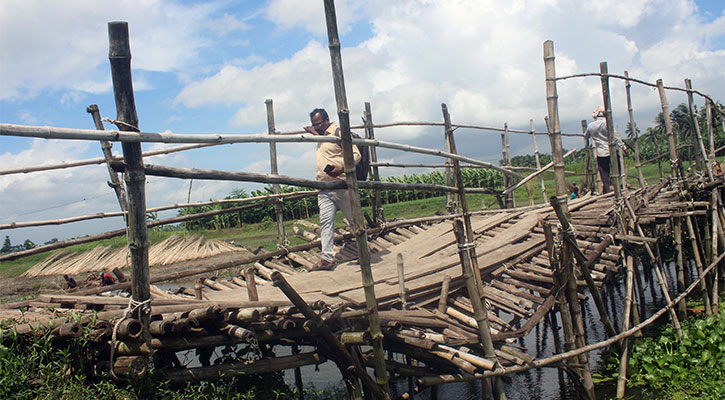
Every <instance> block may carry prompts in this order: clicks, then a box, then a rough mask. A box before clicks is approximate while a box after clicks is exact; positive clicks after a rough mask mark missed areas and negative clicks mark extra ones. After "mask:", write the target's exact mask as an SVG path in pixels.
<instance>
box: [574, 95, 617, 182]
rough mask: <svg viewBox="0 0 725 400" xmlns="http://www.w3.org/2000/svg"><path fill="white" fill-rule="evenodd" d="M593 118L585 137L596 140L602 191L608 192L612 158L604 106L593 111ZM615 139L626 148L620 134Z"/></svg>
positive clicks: (595, 146) (595, 145)
mask: <svg viewBox="0 0 725 400" xmlns="http://www.w3.org/2000/svg"><path fill="white" fill-rule="evenodd" d="M592 118H594V121H592V122H590V123H589V125H587V130H586V133H585V134H584V137H585V138H586V137H587V136H589V137H591V138H592V141H593V142H594V148H595V149H596V152H597V169H598V170H599V177H601V178H602V193H607V192H609V186H610V184H611V179H610V176H609V174H610V167H611V164H612V161H611V160H612V159H611V157H610V155H609V136H608V135H607V120H606V118H604V107H602V106H599V107H597V108H596V109H595V110H594V111H593V112H592ZM614 141H615V142H616V143H617V146H619V147H622V148H624V142H622V139H621V138H620V137H619V136H618V135H614ZM625 154H626V153H625ZM614 157H615V158H616V157H617V155H616V154H615V155H614ZM617 162H619V159H618V158H617ZM620 169H621V165H620Z"/></svg>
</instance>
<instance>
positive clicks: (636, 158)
mask: <svg viewBox="0 0 725 400" xmlns="http://www.w3.org/2000/svg"><path fill="white" fill-rule="evenodd" d="M624 77H625V78H626V79H625V80H624V82H625V84H624V87H625V90H626V92H627V113H628V114H629V127H630V129H632V135H633V136H634V164H635V166H636V167H637V180H638V181H639V187H641V188H644V187H645V186H647V181H645V180H644V175H643V174H642V162H641V161H640V159H639V132H637V124H636V123H635V122H634V113H633V112H632V96H631V94H630V88H631V87H632V85H631V84H630V83H629V72H627V71H624Z"/></svg>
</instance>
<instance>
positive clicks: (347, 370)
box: [271, 0, 390, 399]
mask: <svg viewBox="0 0 725 400" xmlns="http://www.w3.org/2000/svg"><path fill="white" fill-rule="evenodd" d="M326 1H327V0H326ZM326 5H327V4H326ZM271 278H272V283H273V284H274V286H276V287H278V288H279V289H280V290H281V291H282V292H283V293H284V294H285V296H287V298H288V299H289V300H290V301H291V302H292V304H294V305H295V307H297V309H299V310H300V312H301V313H302V315H304V316H305V318H307V319H308V320H310V321H311V322H312V323H313V324H314V326H315V327H316V328H317V332H318V333H319V336H320V339H322V340H321V342H320V343H321V345H322V346H324V347H325V350H326V351H327V352H328V354H330V357H331V358H332V360H333V361H334V362H335V364H336V365H337V367H338V368H339V369H340V372H341V373H342V376H343V380H344V381H345V383H346V385H347V387H348V390H349V391H350V392H352V393H357V392H358V391H359V382H358V380H357V378H359V379H360V380H361V381H362V384H363V386H364V387H365V390H369V391H370V392H372V393H373V394H375V396H376V397H377V398H379V399H390V396H389V395H388V390H387V388H385V389H384V388H382V387H381V386H380V385H378V384H376V383H375V381H373V379H372V378H371V377H370V375H368V374H367V373H366V372H365V367H364V366H363V365H361V364H360V362H359V361H358V360H357V358H355V357H353V356H352V355H351V354H350V352H349V351H348V350H347V348H346V347H345V346H344V345H343V344H342V343H340V340H338V338H337V336H335V334H334V333H333V332H332V331H331V330H330V328H329V327H328V326H327V324H325V322H324V321H323V320H322V319H321V318H320V316H319V315H317V314H316V313H315V311H314V310H313V309H312V307H310V306H309V304H307V303H305V301H304V299H303V298H302V297H301V296H300V295H299V293H297V292H296V291H295V290H294V288H293V287H292V286H290V284H289V283H288V282H287V280H285V279H284V276H282V273H280V272H279V271H274V272H272V276H271Z"/></svg>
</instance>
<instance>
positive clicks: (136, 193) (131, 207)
mask: <svg viewBox="0 0 725 400" xmlns="http://www.w3.org/2000/svg"><path fill="white" fill-rule="evenodd" d="M108 39H109V52H108V58H109V60H110V62H111V77H112V80H113V93H114V97H115V99H116V110H117V116H116V119H117V120H118V121H121V122H119V124H118V128H119V129H120V130H121V131H129V132H139V129H138V116H137V114H136V104H135V101H134V96H133V83H132V79H131V47H130V45H129V34H128V23H126V22H110V23H108ZM123 159H124V162H125V164H126V166H127V167H126V189H127V195H128V199H127V200H128V217H127V218H128V228H129V233H128V248H129V252H130V253H131V266H132V272H131V281H132V286H131V298H132V300H133V301H134V302H135V303H136V304H143V303H144V302H145V301H147V300H149V299H150V298H151V292H150V288H149V254H148V249H149V240H148V234H147V231H146V194H145V187H144V185H145V183H146V176H145V174H144V172H143V160H142V156H141V144H140V143H123ZM134 317H135V318H136V319H138V320H140V321H141V324H142V326H143V331H144V333H143V337H144V341H148V340H149V336H148V324H149V308H148V307H138V308H136V310H135V312H134Z"/></svg>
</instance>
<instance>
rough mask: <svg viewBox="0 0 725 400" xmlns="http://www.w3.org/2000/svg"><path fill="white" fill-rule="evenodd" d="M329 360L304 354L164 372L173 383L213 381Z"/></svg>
mask: <svg viewBox="0 0 725 400" xmlns="http://www.w3.org/2000/svg"><path fill="white" fill-rule="evenodd" d="M325 361H327V359H326V358H325V357H324V356H322V355H320V354H319V353H318V352H309V353H302V354H297V355H290V356H279V357H272V358H263V359H261V360H256V361H252V362H247V363H238V362H237V363H227V364H220V365H213V366H208V367H194V368H178V369H170V370H166V371H164V372H163V375H164V376H165V377H166V378H167V379H169V380H170V381H172V382H186V381H201V380H205V381H211V380H217V379H222V378H228V377H230V376H234V375H248V374H264V373H268V372H276V371H281V370H285V369H292V368H298V367H301V366H303V365H310V364H322V363H324V362H325Z"/></svg>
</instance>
